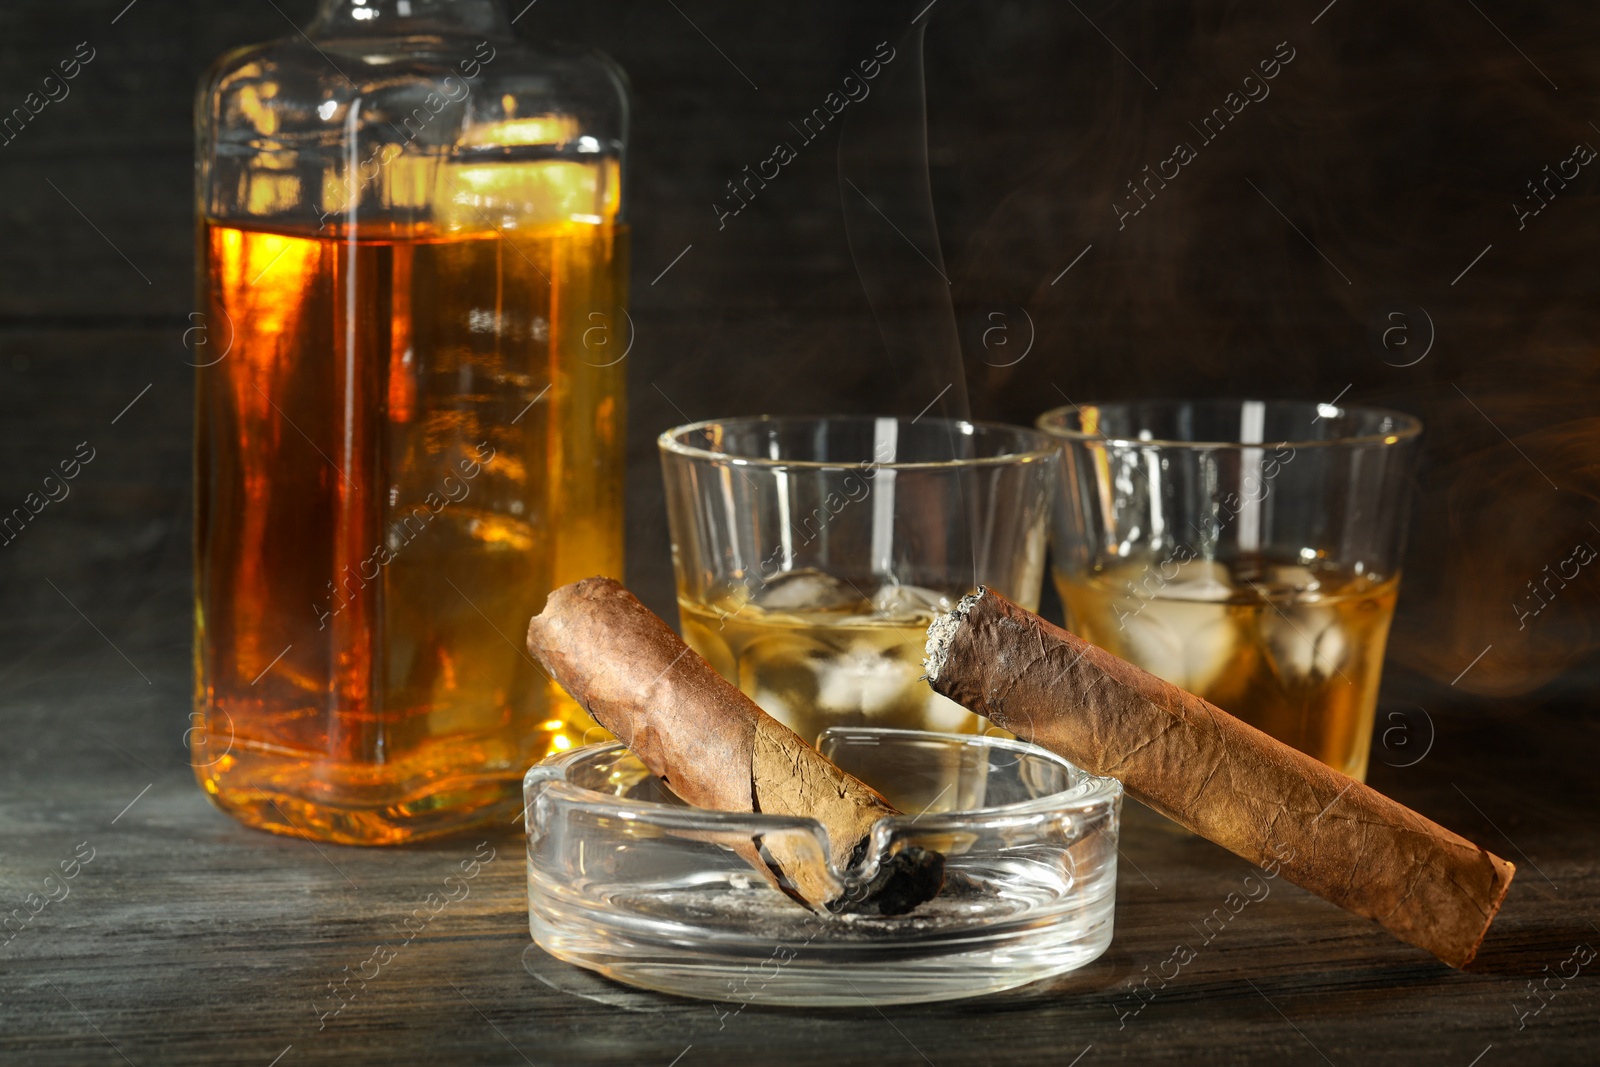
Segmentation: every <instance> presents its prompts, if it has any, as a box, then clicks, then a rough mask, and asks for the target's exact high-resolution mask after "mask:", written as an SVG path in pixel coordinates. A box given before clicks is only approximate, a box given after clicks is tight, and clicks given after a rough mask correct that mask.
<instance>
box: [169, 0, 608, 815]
mask: <svg viewBox="0 0 1600 1067" xmlns="http://www.w3.org/2000/svg"><path fill="white" fill-rule="evenodd" d="M625 134H626V98H625V94H624V90H623V84H622V80H621V77H620V75H619V74H618V73H617V72H616V71H615V69H614V68H612V67H611V66H610V65H609V64H608V63H607V62H605V61H604V60H603V59H599V58H596V57H593V56H582V55H572V54H565V53H559V52H554V51H545V50H540V49H536V48H534V47H532V46H530V45H528V44H525V43H523V42H521V41H519V40H518V39H516V38H515V37H513V36H512V34H511V28H510V26H509V24H508V22H507V20H506V18H505V13H504V11H503V9H501V7H500V6H499V4H498V3H493V2H489V0H409V2H407V0H366V2H365V3H361V2H352V0H330V2H328V3H325V4H324V6H323V9H322V11H321V12H320V13H319V15H318V17H317V19H316V20H315V21H314V22H313V23H312V25H311V26H309V27H308V28H307V30H306V34H305V36H304V37H302V36H300V35H296V36H294V37H292V38H288V39H285V40H283V41H279V42H273V43H269V44H265V45H260V46H255V47H251V48H246V49H241V50H238V51H235V52H233V53H230V54H229V55H226V56H224V57H222V59H220V60H219V61H218V62H217V64H215V65H214V67H213V68H212V70H211V71H210V72H209V73H208V75H207V76H206V79H205V81H204V83H203V84H202V87H201V93H200V99H199V106H198V141H199V145H198V154H197V170H198V222H199V225H198V234H199V236H198V246H199V247H198V258H199V262H200V268H199V307H200V309H201V310H200V312H199V315H198V316H197V321H198V322H199V323H200V325H201V326H202V327H203V341H204V343H203V344H196V345H194V346H193V349H192V350H193V352H194V355H193V356H192V362H194V363H195V364H196V365H197V367H198V370H197V394H196V444H195V484H196V519H195V528H196V529H195V536H196V565H195V708H194V713H193V715H192V722H191V729H190V731H189V743H190V751H191V762H192V763H193V764H194V766H195V769H196V774H197V776H198V778H199V781H200V784H201V785H202V787H203V788H204V789H205V790H206V792H207V793H208V794H209V795H210V796H211V798H212V800H213V801H214V802H215V803H216V804H217V805H218V806H219V807H221V808H223V809H224V810H226V811H228V812H230V813H231V814H233V815H235V816H236V817H238V818H239V819H241V820H243V821H244V822H246V823H248V824H250V825H253V826H257V827H260V828H262V829H266V830H271V831H275V832H279V833H288V834H297V835H301V836H307V837H312V838H316V839H320V840H327V841H336V842H343V843H353V844H385V843H398V842H405V841H412V840H418V839H423V838H428V837H434V836H439V835H443V834H448V833H453V832H457V831H462V830H465V829H468V828H475V827H480V826H483V825H485V824H491V825H492V824H496V823H499V824H504V825H505V826H506V827H508V828H509V827H510V825H511V824H512V821H513V820H514V818H515V816H516V815H517V814H518V812H519V811H520V808H521V800H520V784H519V783H520V779H521V776H522V774H523V772H524V771H525V770H526V769H527V767H528V766H529V765H530V764H531V763H533V762H535V761H536V760H538V759H539V758H541V757H542V756H544V755H546V754H548V753H550V752H552V751H556V750H559V749H563V748H567V747H571V746H573V745H576V744H579V743H581V742H582V741H583V739H584V738H585V736H586V735H588V736H590V737H591V739H592V738H593V737H596V736H601V735H600V734H599V731H598V729H597V728H596V727H594V724H593V723H592V722H590V721H589V720H588V719H587V718H586V717H585V716H584V715H583V713H582V712H581V711H580V710H579V709H578V708H577V707H576V705H574V704H573V703H572V702H571V701H570V700H568V699H567V698H566V697H565V695H564V694H562V693H561V692H560V690H559V689H558V688H557V687H556V686H555V685H554V684H553V683H552V682H551V681H550V680H549V679H548V678H546V677H545V675H544V674H543V673H542V671H541V670H540V669H539V667H538V666H537V664H536V663H534V661H533V660H532V659H530V657H529V656H528V654H527V653H526V651H525V650H524V648H523V634H524V630H525V628H526V626H527V621H528V618H529V617H530V616H531V615H533V614H535V613H536V612H537V611H538V610H539V609H540V607H541V606H542V604H543V602H544V598H545V595H546V594H547V593H548V592H549V590H550V589H552V588H554V587H555V586H558V585H561V584H563V583H565V582H568V581H572V580H575V579H577V578H581V577H584V576H587V575H591V574H612V575H619V574H620V573H621V567H622V558H621V554H622V544H621V538H622V533H621V531H622V515H621V511H622V463H623V451H622V450H623V427H624V423H625V417H624V416H625V412H624V403H625V390H624V379H623V369H624V367H625V365H626V364H625V359H624V357H625V355H626V352H627V349H628V347H629V345H630V343H631V338H632V329H631V325H630V322H629V320H628V318H627V313H626V307H625V304H626V292H625V289H626V277H627V229H626V226H625V225H624V223H623V216H622V196H621V178H622V161H623V150H624V141H625Z"/></svg>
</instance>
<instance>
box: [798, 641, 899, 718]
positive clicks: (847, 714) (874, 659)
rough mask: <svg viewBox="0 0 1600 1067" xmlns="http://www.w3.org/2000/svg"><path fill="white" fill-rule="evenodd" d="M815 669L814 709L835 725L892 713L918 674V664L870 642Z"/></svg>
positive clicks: (851, 649) (819, 664)
mask: <svg viewBox="0 0 1600 1067" xmlns="http://www.w3.org/2000/svg"><path fill="white" fill-rule="evenodd" d="M816 666H817V708H818V710H819V711H821V712H822V713H823V714H824V715H826V716H827V717H828V718H829V720H830V721H833V722H838V723H850V722H870V720H872V719H873V718H875V717H877V716H881V715H884V714H886V713H888V712H891V711H893V710H895V708H896V707H898V706H899V705H901V704H903V703H904V702H905V699H906V691H907V690H908V689H909V688H910V687H911V686H913V685H915V684H917V679H918V677H920V675H921V673H922V668H921V665H920V664H917V663H914V662H912V663H908V662H907V660H906V657H904V656H901V655H898V654H896V651H895V650H893V649H883V648H880V647H878V646H877V645H875V644H873V643H870V642H867V643H862V644H859V645H855V646H852V647H851V648H850V649H849V650H848V651H845V652H840V653H835V654H834V655H833V656H832V657H831V659H830V660H828V661H826V662H821V663H818V664H817V665H816Z"/></svg>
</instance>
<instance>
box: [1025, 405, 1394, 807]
mask: <svg viewBox="0 0 1600 1067" xmlns="http://www.w3.org/2000/svg"><path fill="white" fill-rule="evenodd" d="M1038 425H1039V427H1040V428H1041V429H1043V430H1045V431H1046V432H1047V433H1050V434H1052V435H1054V436H1055V437H1057V438H1059V439H1060V440H1061V441H1062V444H1063V448H1064V451H1065V455H1066V462H1065V463H1064V464H1063V475H1064V483H1063V492H1062V493H1061V494H1060V495H1059V503H1058V505H1057V508H1056V518H1055V523H1054V544H1053V552H1054V559H1053V564H1052V569H1053V571H1054V577H1055V582H1056V587H1057V588H1058V589H1059V590H1060V592H1061V600H1062V603H1063V604H1064V605H1065V608H1066V615H1067V625H1068V626H1069V627H1070V628H1071V629H1072V630H1073V631H1074V632H1075V633H1077V634H1079V635H1080V636H1082V637H1084V638H1085V639H1087V640H1089V641H1092V642H1094V643H1095V644H1097V645H1099V646H1100V647H1102V648H1105V649H1107V650H1108V651H1110V652H1113V653H1115V654H1117V655H1119V656H1121V657H1123V658H1124V659H1127V660H1130V661H1132V662H1133V663H1136V664H1138V665H1139V666H1141V667H1144V668H1145V669H1146V670H1148V671H1150V672H1152V673H1153V674H1156V675H1159V676H1160V677H1162V678H1164V679H1166V680H1167V681H1169V682H1172V683H1173V684H1175V685H1178V686H1181V687H1182V688H1184V689H1187V690H1188V691H1190V692H1192V693H1194V694H1196V695H1198V696H1201V697H1203V698H1205V699H1206V700H1209V701H1210V702H1211V703H1213V704H1215V705H1217V706H1218V707H1220V708H1222V709H1223V710H1224V711H1227V712H1230V713H1232V714H1233V715H1236V716H1238V717H1239V718H1241V719H1243V720H1244V721H1245V722H1247V723H1250V724H1251V725H1252V726H1256V727H1258V728H1260V729H1262V730H1264V731H1266V732H1267V733H1269V734H1271V735H1272V736H1274V737H1276V738H1278V739H1279V740H1281V741H1284V742H1287V743H1288V744H1291V745H1293V746H1295V747H1296V748H1298V749H1300V750H1301V751H1303V752H1306V753H1309V754H1310V755H1312V756H1315V757H1316V758H1317V759H1320V760H1321V761H1322V762H1324V763H1326V764H1328V765H1329V766H1331V767H1335V768H1337V769H1338V770H1341V771H1344V772H1345V773H1346V774H1349V775H1352V776H1354V777H1356V778H1365V776H1366V771H1367V754H1368V749H1369V747H1370V745H1371V741H1372V720H1373V711H1374V709H1375V707H1376V705H1377V698H1378V680H1379V677H1380V675H1381V673H1382V668H1383V650H1384V642H1385V640H1386V639H1387V637H1388V634H1389V622H1390V619H1391V618H1392V617H1393V614H1394V605H1395V595H1396V591H1397V589H1398V587H1399V582H1400V555H1401V549H1402V547H1403V545H1404V541H1405V528H1406V519H1407V512H1408V508H1409V504H1410V497H1411V489H1412V479H1413V475H1414V469H1415V462H1416V452H1417V449H1416V444H1417V439H1418V437H1419V435H1420V434H1421V432H1422V424H1421V423H1420V422H1418V421H1417V420H1416V419H1415V418H1413V417H1411V416H1409V415H1405V414H1401V413H1400V412H1396V411H1386V410H1383V409H1379V408H1359V407H1336V406H1334V405H1331V404H1314V403H1302V402H1294V401H1271V400H1197V401H1189V400H1172V401H1168V400H1151V401H1131V402H1128V403H1116V404H1085V405H1083V406H1081V407H1078V406H1072V407H1066V408H1057V409H1056V410H1054V411H1049V412H1046V413H1045V414H1044V415H1042V416H1040V418H1039V421H1038Z"/></svg>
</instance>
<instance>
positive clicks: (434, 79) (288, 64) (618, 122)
mask: <svg viewBox="0 0 1600 1067" xmlns="http://www.w3.org/2000/svg"><path fill="white" fill-rule="evenodd" d="M469 100H470V101H472V104H473V106H469V107H462V106H458V105H461V104H462V103H463V102H464V101H469ZM441 104H443V106H444V110H446V111H453V112H454V114H452V115H451V116H450V118H452V119H454V120H456V121H450V120H449V119H447V120H446V121H445V122H443V123H437V124H433V123H430V125H433V126H434V131H433V132H434V134H435V136H434V137H432V138H429V139H428V141H427V142H425V144H428V143H431V144H435V145H437V144H442V143H443V141H442V140H441V138H440V135H441V134H443V133H444V132H445V131H447V130H451V129H456V130H458V131H460V130H464V129H465V128H466V127H470V126H472V125H475V124H480V123H483V122H485V121H488V122H494V121H500V120H503V119H508V118H516V117H518V116H522V117H528V116H535V115H543V116H564V117H565V118H566V119H567V121H566V122H565V124H564V126H565V128H568V129H570V130H572V131H574V132H575V134H581V135H588V136H589V137H591V138H598V139H599V140H600V141H602V142H603V143H606V144H608V145H613V146H615V147H616V148H617V149H618V150H620V148H621V144H622V142H623V141H624V140H625V139H626V133H627V124H628V110H629V104H628V84H627V78H626V76H625V75H624V74H623V73H622V70H621V68H620V67H619V66H617V64H616V63H614V62H613V61H612V60H611V59H610V58H609V57H607V56H605V55H603V54H601V53H598V52H583V51H577V50H571V49H563V48H553V47H548V46H546V47H536V46H533V45H530V44H528V43H526V42H522V41H519V40H516V39H506V38H492V37H481V38H474V37H469V36H434V35H426V36H406V37H389V38H370V37H369V38H338V37H330V38H322V39H318V40H317V41H315V42H312V41H308V40H307V39H305V38H301V37H285V38H280V39H278V40H273V41H266V42H262V43H258V44H253V45H246V46H243V47H240V48H235V49H232V50H230V51H228V52H225V53H223V54H222V55H220V56H219V57H217V59H216V60H215V61H213V63H212V64H211V65H210V66H209V67H208V68H207V69H206V71H205V73H204V74H203V75H202V77H201V79H200V84H199V86H198V93H197V99H196V112H197V116H196V117H197V121H198V125H199V129H200V133H201V139H202V142H204V141H206V140H213V141H215V142H221V143H226V142H238V141H241V140H245V141H259V140H260V139H262V138H268V139H272V140H281V141H283V142H285V143H298V144H302V145H304V146H306V147H309V146H311V145H315V144H328V143H339V142H345V141H348V140H350V139H351V137H352V135H356V136H361V137H363V138H377V139H378V140H384V139H392V140H398V141H405V140H415V137H408V136H407V133H406V127H405V125H404V121H405V119H406V118H414V117H415V112H416V110H417V108H418V107H426V108H428V109H429V112H428V113H429V114H430V115H439V114H441V111H440V110H439V108H440V105H441ZM389 134H392V135H393V137H392V138H389V137H388V135H389ZM208 135H209V136H208ZM468 139H469V140H470V139H471V138H470V137H469V138H468Z"/></svg>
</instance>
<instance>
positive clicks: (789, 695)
mask: <svg viewBox="0 0 1600 1067" xmlns="http://www.w3.org/2000/svg"><path fill="white" fill-rule="evenodd" d="M660 446H661V461H662V468H663V474H664V476H665V479H666V490H667V515H668V519H669V521H670V524H671V529H672V552H673V562H674V565H675V568H676V571H677V581H678V609H679V612H680V615H681V617H682V621H683V636H684V639H685V640H686V641H688V643H689V645H690V646H691V647H693V648H694V649H695V651H697V652H699V653H700V654H701V655H703V656H705V657H706V659H707V660H709V661H710V662H711V664H712V665H713V666H714V667H716V669H717V670H718V671H719V672H721V674H722V675H723V677H725V678H727V679H728V680H729V681H731V682H734V683H735V684H737V685H738V686H739V687H740V688H741V689H742V690H743V691H744V692H745V693H747V694H748V695H749V696H750V697H751V698H752V699H754V700H755V701H756V703H758V704H760V705H761V707H762V708H764V709H765V710H766V711H767V712H768V714H770V715H772V716H774V717H775V718H777V719H779V720H781V721H782V722H783V723H785V724H786V725H788V726H789V727H790V728H792V729H793V730H794V731H795V732H796V733H798V734H799V735H800V736H801V737H803V738H805V739H806V740H807V741H811V740H814V739H815V738H816V737H817V736H818V734H819V733H821V731H822V730H823V729H825V728H827V727H829V726H882V727H899V728H905V729H924V730H942V731H949V732H959V733H977V732H979V731H980V730H981V728H982V722H981V720H980V719H979V718H978V717H977V716H975V715H973V714H971V713H970V712H968V711H966V710H965V709H963V708H961V707H960V706H959V705H957V704H954V703H952V702H951V701H949V700H946V699H945V698H944V697H941V696H938V695H936V694H935V693H933V692H932V691H931V690H930V689H929V688H928V686H927V685H926V684H924V683H923V682H922V681H921V680H920V679H921V676H922V654H923V646H924V644H925V641H926V630H927V625H928V623H929V622H930V621H931V620H932V618H933V614H934V612H936V611H940V610H948V609H949V608H950V607H951V606H952V605H953V604H954V603H955V601H956V600H957V599H959V598H960V597H961V596H962V595H963V594H965V593H967V592H969V591H970V590H971V589H972V588H973V587H974V586H976V585H978V584H980V583H982V584H984V585H988V586H992V587H993V588H995V589H997V590H999V591H1000V592H1001V593H1004V594H1005V595H1006V596H1008V597H1011V598H1012V599H1014V600H1016V601H1018V602H1019V603H1022V604H1026V605H1029V606H1033V605H1036V604H1037V603H1038V599H1039V588H1040V584H1041V582H1042V580H1043V575H1044V555H1045V544H1046V540H1047V527H1048V521H1049V510H1050V499H1051V495H1052V492H1053V489H1054V485H1055V483H1056V481H1057V479H1058V477H1059V471H1058V467H1059V454H1058V450H1057V448H1056V446H1055V443H1054V442H1053V441H1051V440H1050V439H1049V438H1048V437H1046V436H1044V435H1042V434H1040V433H1037V432H1035V431H1033V430H1028V429H1023V428H1020V427H1013V426H1001V425H994V424H987V423H971V422H962V421H954V420H944V419H931V418H927V419H909V420H908V419H897V418H873V417H871V416H833V417H821V418H809V417H807V418H773V417H766V416H757V417H751V418H739V419H726V420H716V421H711V422H699V423H694V424H692V425H688V426H680V427H678V428H677V429H674V430H669V431H668V432H667V433H665V434H663V435H662V436H661V438H660Z"/></svg>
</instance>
